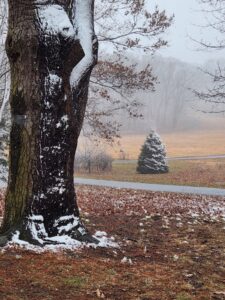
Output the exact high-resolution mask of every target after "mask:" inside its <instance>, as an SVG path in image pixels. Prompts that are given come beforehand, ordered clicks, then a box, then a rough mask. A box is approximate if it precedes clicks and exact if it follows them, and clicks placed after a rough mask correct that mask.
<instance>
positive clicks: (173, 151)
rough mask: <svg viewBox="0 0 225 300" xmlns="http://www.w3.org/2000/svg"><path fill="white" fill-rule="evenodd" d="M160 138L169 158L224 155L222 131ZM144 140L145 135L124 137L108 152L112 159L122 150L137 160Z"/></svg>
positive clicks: (178, 134) (171, 135)
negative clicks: (119, 143)
mask: <svg viewBox="0 0 225 300" xmlns="http://www.w3.org/2000/svg"><path fill="white" fill-rule="evenodd" d="M161 137H162V139H163V142H164V143H165V144H166V147H167V155H168V156H169V157H174V156H195V155H210V154H224V153H225V132H224V130H213V131H195V132H182V133H179V132H176V133H168V134H161ZM145 138H146V136H145V135H124V136H122V138H121V145H120V146H115V147H114V148H113V149H112V148H109V149H108V151H109V152H110V153H111V154H112V156H113V157H114V158H119V154H120V149H122V150H123V151H124V152H125V153H126V155H127V157H128V158H129V159H137V157H138V155H139V152H140V148H141V145H142V144H143V142H144V140H145Z"/></svg>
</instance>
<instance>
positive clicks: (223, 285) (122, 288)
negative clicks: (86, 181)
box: [0, 186, 225, 300]
mask: <svg viewBox="0 0 225 300" xmlns="http://www.w3.org/2000/svg"><path fill="white" fill-rule="evenodd" d="M77 195H78V201H79V205H80V207H81V215H82V217H83V220H84V222H85V223H86V225H87V227H88V228H89V230H90V231H91V232H95V231H96V230H102V231H106V232H107V233H108V235H109V236H113V237H114V238H115V240H116V241H117V242H118V243H119V244H120V248H119V249H90V248H85V249H80V250H77V251H65V252H63V253H42V254H37V253H34V252H28V251H25V250H18V249H11V250H7V251H5V252H2V253H0V299H11V300H14V299H23V300H26V299H32V300H33V299H34V300H35V299H40V300H41V299H79V300H85V299H118V300H120V299H127V300H133V299H137V300H147V299H150V300H161V299H171V300H172V299H174V300H189V299H198V300H209V299H212V300H221V299H225V281H224V279H225V249H224V247H225V219H224V216H225V208H224V207H225V199H224V198H219V197H205V196H204V197H202V196H188V195H185V196H184V195H179V194H168V193H152V192H144V191H130V190H119V189H110V188H97V187H90V186H80V187H78V188H77Z"/></svg>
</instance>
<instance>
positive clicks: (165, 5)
mask: <svg viewBox="0 0 225 300" xmlns="http://www.w3.org/2000/svg"><path fill="white" fill-rule="evenodd" d="M155 5H158V6H159V8H160V9H161V10H164V9H165V10H166V12H167V13H168V14H169V15H173V14H174V15H175V18H174V22H173V25H172V26H171V28H170V29H169V31H168V33H166V38H167V39H168V41H169V47H167V48H164V49H162V50H160V54H161V55H163V56H166V57H174V58H177V59H179V60H182V61H185V62H189V63H195V64H203V63H204V62H206V61H207V60H211V59H220V58H222V57H225V50H222V51H212V52H209V51H205V50H204V51H199V50H200V49H201V50H203V49H202V48H201V47H200V46H199V44H198V43H196V42H194V41H193V39H194V40H197V41H201V40H207V41H213V40H214V41H215V39H216V35H217V33H216V32H215V31H214V30H212V29H210V28H209V27H205V26H206V25H207V24H208V17H209V16H208V15H207V14H206V13H205V12H203V6H202V5H200V4H199V2H198V1H197V0H170V1H165V0H157V1H156V0H153V1H152V0H151V1H150V0H149V1H148V6H149V7H154V6H155Z"/></svg>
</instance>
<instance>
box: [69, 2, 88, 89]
mask: <svg viewBox="0 0 225 300" xmlns="http://www.w3.org/2000/svg"><path fill="white" fill-rule="evenodd" d="M92 2H93V0H85V1H84V0H77V1H76V11H75V17H74V19H75V22H76V23H75V27H76V31H77V38H78V39H79V40H80V44H81V46H82V48H83V51H84V54H85V56H84V58H83V59H82V60H81V61H80V62H79V63H78V64H77V65H76V66H75V68H74V69H73V71H72V73H71V76H70V84H71V86H72V87H76V86H77V85H78V83H79V81H80V80H81V78H82V77H83V76H84V74H85V72H86V71H87V70H88V68H89V67H90V66H91V65H92V63H93V59H94V57H93V51H92V45H93V41H92V37H93V34H94V29H93V24H92Z"/></svg>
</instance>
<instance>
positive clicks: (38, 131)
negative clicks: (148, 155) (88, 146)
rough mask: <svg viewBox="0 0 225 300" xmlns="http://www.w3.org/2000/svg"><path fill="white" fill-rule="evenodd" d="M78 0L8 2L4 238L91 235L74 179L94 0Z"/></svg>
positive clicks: (93, 55) (90, 62) (93, 52)
mask: <svg viewBox="0 0 225 300" xmlns="http://www.w3.org/2000/svg"><path fill="white" fill-rule="evenodd" d="M82 1H83V0H73V1H71V0H58V1H43V0H42V1H41V0H40V1H34V0H9V1H8V4H9V30H8V37H7V42H6V50H7V55H8V57H9V61H10V69H11V93H10V104H11V113H12V129H11V136H10V167H9V168H10V171H9V182H8V188H7V195H6V201H5V203H6V208H5V216H4V222H3V226H2V229H1V232H2V238H1V241H2V244H3V243H4V242H5V241H6V240H8V239H9V238H10V236H11V235H12V233H14V232H15V231H19V234H20V238H21V239H23V240H27V241H29V242H32V243H34V244H42V245H44V244H45V243H51V242H53V239H52V238H53V237H55V236H62V235H67V236H69V237H71V238H74V239H78V240H82V241H83V240H90V241H94V239H93V238H92V237H91V236H90V235H89V234H88V233H87V231H86V230H85V228H84V227H83V225H82V223H81V222H80V219H79V210H78V207H77V204H76V195H75V190H74V182H73V170H74V168H73V166H74V156H75V151H76V147H77V140H78V137H79V134H80V130H81V127H82V123H83V119H84V113H85V108H86V103H87V96H88V85H89V77H90V74H91V71H92V68H93V66H94V65H95V64H96V62H97V40H96V37H95V35H94V29H93V10H94V0H85V1H83V2H82ZM86 27H87V28H86ZM85 32H87V33H88V34H87V36H85V40H84V36H83V34H84V33H85ZM88 39H90V40H88ZM86 44H89V45H90V44H91V49H90V47H87V45H86ZM85 47H86V48H85ZM56 240H57V239H56Z"/></svg>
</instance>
